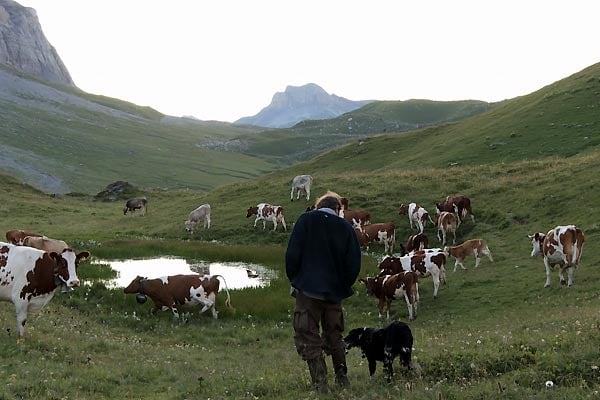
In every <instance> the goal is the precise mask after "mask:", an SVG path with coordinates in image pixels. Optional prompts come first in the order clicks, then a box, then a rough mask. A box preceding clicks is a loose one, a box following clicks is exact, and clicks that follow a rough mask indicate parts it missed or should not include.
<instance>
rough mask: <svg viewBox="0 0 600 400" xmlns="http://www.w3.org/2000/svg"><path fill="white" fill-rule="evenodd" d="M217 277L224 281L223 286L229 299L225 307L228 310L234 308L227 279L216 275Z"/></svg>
mask: <svg viewBox="0 0 600 400" xmlns="http://www.w3.org/2000/svg"><path fill="white" fill-rule="evenodd" d="M215 277H217V278H221V279H223V285H225V291H226V292H227V299H226V300H225V305H226V306H227V307H228V308H233V307H232V306H231V296H229V288H228V287H227V282H226V281H225V277H224V276H223V275H215Z"/></svg>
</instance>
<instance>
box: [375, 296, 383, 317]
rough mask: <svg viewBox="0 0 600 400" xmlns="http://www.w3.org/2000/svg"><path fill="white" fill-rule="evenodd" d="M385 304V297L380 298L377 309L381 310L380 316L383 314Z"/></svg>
mask: <svg viewBox="0 0 600 400" xmlns="http://www.w3.org/2000/svg"><path fill="white" fill-rule="evenodd" d="M384 305H385V300H384V299H379V304H378V305H377V309H378V310H379V318H381V317H382V316H383V307H384Z"/></svg>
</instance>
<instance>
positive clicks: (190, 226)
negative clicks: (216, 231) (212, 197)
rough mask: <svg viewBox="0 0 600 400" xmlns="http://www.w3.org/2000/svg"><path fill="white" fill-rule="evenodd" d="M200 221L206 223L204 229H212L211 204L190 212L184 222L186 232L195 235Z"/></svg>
mask: <svg viewBox="0 0 600 400" xmlns="http://www.w3.org/2000/svg"><path fill="white" fill-rule="evenodd" d="M200 221H202V222H203V223H204V229H210V204H202V205H201V206H199V207H198V208H196V209H194V210H193V211H192V212H190V214H189V215H188V219H187V220H186V221H184V222H183V224H184V225H185V230H186V231H188V232H190V233H192V234H193V233H194V228H195V227H196V225H198V223H200Z"/></svg>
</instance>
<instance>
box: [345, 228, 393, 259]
mask: <svg viewBox="0 0 600 400" xmlns="http://www.w3.org/2000/svg"><path fill="white" fill-rule="evenodd" d="M354 231H355V232H356V237H357V238H358V242H359V243H360V247H366V249H367V251H368V250H369V244H371V243H380V244H383V245H384V249H385V250H384V251H385V252H386V253H392V252H393V251H394V244H395V243H396V228H395V226H394V223H393V222H383V223H377V224H369V225H364V226H362V227H360V228H354Z"/></svg>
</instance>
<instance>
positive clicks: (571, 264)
mask: <svg viewBox="0 0 600 400" xmlns="http://www.w3.org/2000/svg"><path fill="white" fill-rule="evenodd" d="M528 236H529V238H530V239H531V244H532V246H533V249H532V251H531V256H532V257H534V256H537V255H541V256H542V257H544V265H545V266H546V284H545V285H544V287H548V286H550V272H551V269H552V267H554V266H555V265H558V266H559V267H560V270H559V273H558V276H559V277H560V283H561V284H562V285H564V284H565V277H564V271H565V270H567V273H568V277H569V281H568V286H569V287H570V286H572V285H573V278H574V275H575V269H576V268H577V266H578V265H579V260H580V259H581V253H582V252H583V242H584V239H585V238H584V235H583V231H582V230H581V229H579V228H578V227H576V226H575V225H566V226H557V227H556V228H554V229H552V230H550V231H548V233H547V234H545V235H544V234H543V233H542V232H538V233H535V234H533V235H528Z"/></svg>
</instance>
